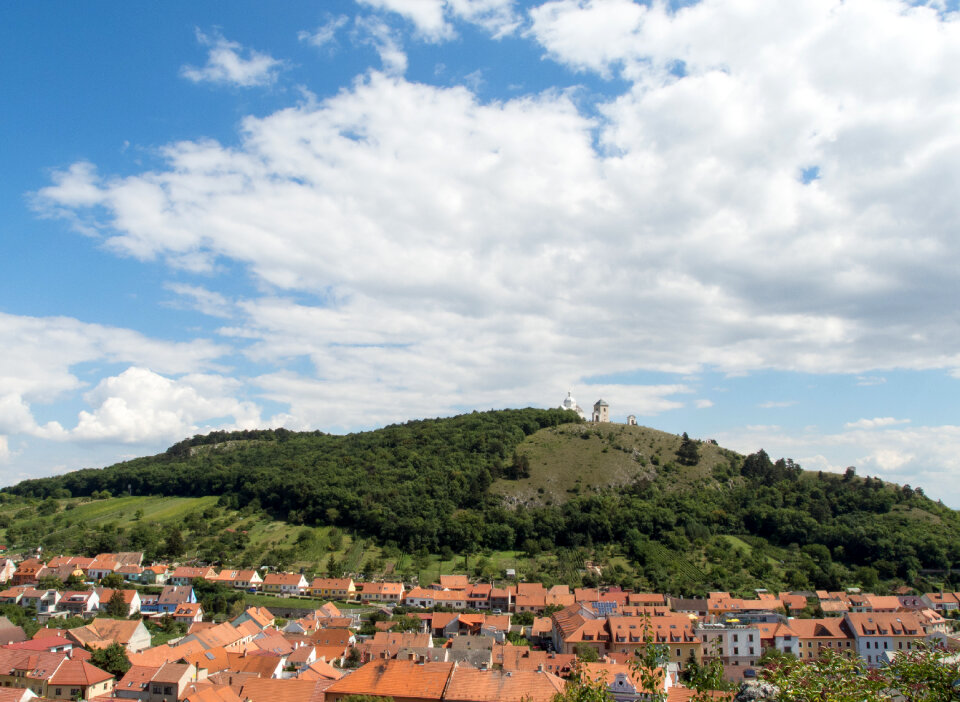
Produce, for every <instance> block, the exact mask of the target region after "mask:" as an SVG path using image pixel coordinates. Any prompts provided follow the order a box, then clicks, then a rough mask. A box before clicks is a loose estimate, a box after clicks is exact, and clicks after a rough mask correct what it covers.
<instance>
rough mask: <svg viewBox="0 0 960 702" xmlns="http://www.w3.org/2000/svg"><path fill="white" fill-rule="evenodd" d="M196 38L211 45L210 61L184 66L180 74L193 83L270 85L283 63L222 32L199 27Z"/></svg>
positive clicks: (244, 86) (243, 86)
mask: <svg viewBox="0 0 960 702" xmlns="http://www.w3.org/2000/svg"><path fill="white" fill-rule="evenodd" d="M196 32H197V41H198V42H199V43H200V44H201V46H206V47H209V51H208V52H207V62H206V63H205V64H204V65H203V66H200V67H197V66H183V67H182V68H181V69H180V74H181V75H182V76H183V77H184V78H186V79H187V80H191V81H193V82H194V83H220V84H226V85H235V86H238V87H241V88H251V87H255V86H263V85H270V84H272V83H274V82H275V81H276V79H277V74H278V73H279V71H280V69H281V68H282V66H283V62H282V61H278V60H277V59H275V58H273V57H272V56H270V55H269V54H265V53H263V52H260V51H255V50H253V49H244V47H243V46H242V45H241V44H239V43H237V42H235V41H230V40H228V39H226V38H224V37H223V36H221V35H220V34H219V33H216V34H213V35H209V34H205V33H204V32H202V31H200V30H199V29H197V30H196Z"/></svg>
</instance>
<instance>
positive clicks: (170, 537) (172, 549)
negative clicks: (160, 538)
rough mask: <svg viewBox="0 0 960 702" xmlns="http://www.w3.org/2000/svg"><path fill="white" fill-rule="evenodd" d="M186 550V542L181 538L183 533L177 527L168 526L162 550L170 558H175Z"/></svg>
mask: <svg viewBox="0 0 960 702" xmlns="http://www.w3.org/2000/svg"><path fill="white" fill-rule="evenodd" d="M186 550H187V543H186V541H184V540H183V533H182V532H181V531H180V529H178V528H177V527H175V526H174V527H170V530H169V531H168V532H167V538H166V539H165V540H164V542H163V552H164V553H165V554H166V555H167V556H170V557H171V558H176V557H177V556H180V555H182V554H183V552H184V551H186Z"/></svg>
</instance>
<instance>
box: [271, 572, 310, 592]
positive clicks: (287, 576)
mask: <svg viewBox="0 0 960 702" xmlns="http://www.w3.org/2000/svg"><path fill="white" fill-rule="evenodd" d="M309 587H310V584H309V583H308V582H307V579H306V578H305V577H303V575H301V574H297V573H267V575H266V576H265V577H264V578H263V587H262V589H263V591H264V592H272V593H276V594H280V595H284V596H287V597H289V596H290V595H303V594H304V593H305V592H306V591H307V588H309Z"/></svg>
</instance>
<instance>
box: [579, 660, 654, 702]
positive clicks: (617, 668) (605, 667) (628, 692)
mask: <svg viewBox="0 0 960 702" xmlns="http://www.w3.org/2000/svg"><path fill="white" fill-rule="evenodd" d="M583 674H584V676H586V677H587V679H589V680H593V681H596V682H601V681H602V682H603V683H604V685H606V688H607V690H608V691H609V694H610V697H612V698H613V700H614V702H636V701H637V700H641V699H649V697H650V696H651V695H652V694H654V693H660V694H662V693H669V690H670V688H671V687H672V684H673V680H672V678H671V677H670V676H669V675H667V674H666V671H665V670H664V669H663V668H659V669H657V670H655V671H654V670H649V669H648V670H647V672H646V673H645V674H641V671H639V670H634V669H633V668H631V667H630V666H628V665H626V664H624V663H611V662H606V661H604V662H600V663H584V664H583ZM644 677H646V678H647V680H644V679H643V678H644Z"/></svg>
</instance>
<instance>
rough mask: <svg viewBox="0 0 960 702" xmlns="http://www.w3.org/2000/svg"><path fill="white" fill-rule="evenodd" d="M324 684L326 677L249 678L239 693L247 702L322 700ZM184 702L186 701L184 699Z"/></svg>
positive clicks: (316, 701) (217, 701)
mask: <svg viewBox="0 0 960 702" xmlns="http://www.w3.org/2000/svg"><path fill="white" fill-rule="evenodd" d="M326 685H327V681H326V679H320V680H300V679H289V680H280V679H271V678H249V679H247V680H244V681H243V684H242V687H241V688H240V694H241V698H242V699H243V700H249V702H281V701H283V702H294V701H296V702H323V699H324V693H323V691H324V688H325V687H326ZM184 702H187V701H186V700H184ZM204 702H206V701H204ZM210 702H214V700H210ZM215 702H220V700H216V701H215ZM223 702H232V700H223Z"/></svg>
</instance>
